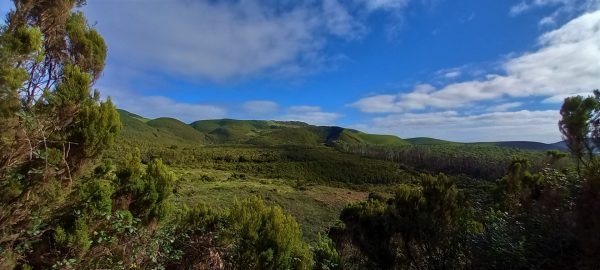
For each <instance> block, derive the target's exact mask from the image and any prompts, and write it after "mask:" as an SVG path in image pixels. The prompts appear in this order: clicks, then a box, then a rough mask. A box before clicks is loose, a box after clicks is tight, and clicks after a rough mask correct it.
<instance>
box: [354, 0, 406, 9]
mask: <svg viewBox="0 0 600 270" xmlns="http://www.w3.org/2000/svg"><path fill="white" fill-rule="evenodd" d="M359 2H363V4H364V5H365V6H366V7H367V9H369V10H371V11H373V10H390V9H400V8H403V7H405V6H406V5H407V4H408V0H359Z"/></svg>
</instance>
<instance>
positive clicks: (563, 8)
mask: <svg viewBox="0 0 600 270" xmlns="http://www.w3.org/2000/svg"><path fill="white" fill-rule="evenodd" d="M537 8H554V11H552V13H551V14H550V15H547V16H545V17H543V18H542V19H541V20H540V22H539V25H540V26H542V27H544V26H553V25H555V24H556V22H557V21H558V20H559V19H561V18H572V17H573V16H574V15H576V14H580V13H582V12H584V11H592V10H597V9H599V8H600V0H523V1H521V2H519V3H517V4H516V5H514V6H512V7H511V9H510V12H509V14H510V15H511V16H518V15H521V14H523V13H526V12H528V11H530V10H533V9H537Z"/></svg>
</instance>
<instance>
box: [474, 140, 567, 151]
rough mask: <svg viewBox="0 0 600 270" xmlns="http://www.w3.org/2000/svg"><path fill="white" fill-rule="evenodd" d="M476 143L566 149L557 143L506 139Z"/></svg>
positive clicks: (533, 148) (546, 149)
mask: <svg viewBox="0 0 600 270" xmlns="http://www.w3.org/2000/svg"><path fill="white" fill-rule="evenodd" d="M472 144H474V145H493V146H500V147H507V148H516V149H524V150H536V151H548V150H560V151H566V150H567V149H566V147H562V146H560V145H557V144H547V143H540V142H531V141H504V142H478V143H472Z"/></svg>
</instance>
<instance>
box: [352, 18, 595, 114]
mask: <svg viewBox="0 0 600 270" xmlns="http://www.w3.org/2000/svg"><path fill="white" fill-rule="evenodd" d="M539 46H540V47H539V49H538V50H536V51H534V52H529V53H525V54H522V55H520V56H516V57H513V58H509V59H508V60H506V61H505V62H504V63H503V64H502V69H503V71H504V74H488V75H486V76H485V78H484V79H481V80H471V81H462V82H456V83H452V84H448V85H446V86H444V87H442V88H440V89H436V88H433V86H431V85H418V86H417V87H415V89H413V90H412V91H411V92H409V93H399V94H396V95H375V96H370V97H366V98H363V99H361V100H358V101H357V102H355V103H353V104H351V106H353V107H355V108H358V109H359V110H361V111H363V112H380V113H381V112H402V111H410V110H418V109H426V108H437V109H453V108H465V107H468V106H472V105H473V104H475V103H476V102H480V101H486V100H495V99H500V98H506V97H509V98H511V97H512V98H515V97H530V96H538V97H550V96H557V95H567V94H576V93H581V92H585V91H590V90H592V89H595V88H597V87H598V85H600V76H598V74H600V11H595V12H590V13H586V14H583V15H581V16H579V17H577V18H575V19H573V20H572V21H570V22H568V23H566V24H565V25H563V26H562V27H560V28H558V29H556V30H554V31H550V32H547V33H545V34H543V35H542V36H541V37H540V38H539Z"/></svg>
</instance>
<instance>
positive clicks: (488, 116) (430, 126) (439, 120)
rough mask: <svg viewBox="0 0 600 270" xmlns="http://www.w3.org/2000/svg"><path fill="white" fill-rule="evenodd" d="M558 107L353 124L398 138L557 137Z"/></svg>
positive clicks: (421, 115) (447, 113)
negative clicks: (554, 108)
mask: <svg viewBox="0 0 600 270" xmlns="http://www.w3.org/2000/svg"><path fill="white" fill-rule="evenodd" d="M558 118H559V113H558V111H554V110H550V111H528V110H521V111H516V112H492V113H484V114H478V115H463V114H460V113H458V112H456V111H443V112H430V113H404V114H392V115H388V116H384V117H376V118H374V119H372V120H371V121H369V122H367V123H363V124H360V125H357V126H356V128H360V129H364V130H367V131H370V132H375V133H391V134H396V135H398V136H400V137H402V138H412V137H422V136H425V137H434V138H441V139H447V140H453V141H463V142H475V141H517V140H528V141H531V140H533V141H541V142H556V141H559V140H560V134H559V132H558V120H557V119H558Z"/></svg>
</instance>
